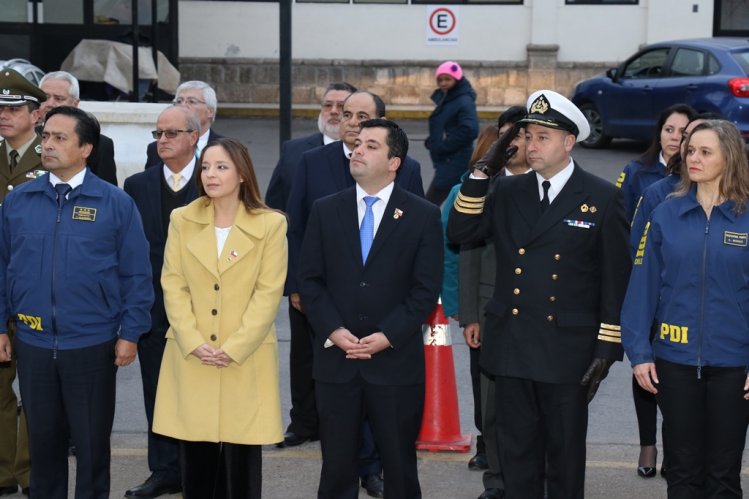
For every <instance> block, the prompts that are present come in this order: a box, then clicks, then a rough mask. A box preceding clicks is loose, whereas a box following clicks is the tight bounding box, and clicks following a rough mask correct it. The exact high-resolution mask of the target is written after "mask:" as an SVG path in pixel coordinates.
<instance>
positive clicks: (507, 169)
mask: <svg viewBox="0 0 749 499" xmlns="http://www.w3.org/2000/svg"><path fill="white" fill-rule="evenodd" d="M531 171H533V168H528V169H527V170H525V171H524V172H523V173H512V172H511V171H510V169H509V168H507V167H505V177H512V176H514V175H525V174H526V173H530V172H531ZM541 192H542V193H543V189H542V190H541Z"/></svg>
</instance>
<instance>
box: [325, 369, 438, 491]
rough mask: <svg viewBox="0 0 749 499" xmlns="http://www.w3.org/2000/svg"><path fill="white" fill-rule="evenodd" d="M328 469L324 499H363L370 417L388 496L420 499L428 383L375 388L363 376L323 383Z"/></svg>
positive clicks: (378, 386)
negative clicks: (361, 459) (361, 458)
mask: <svg viewBox="0 0 749 499" xmlns="http://www.w3.org/2000/svg"><path fill="white" fill-rule="evenodd" d="M316 395H317V408H318V411H319V415H320V448H321V450H322V458H323V463H322V470H321V472H320V485H319V487H318V490H317V497H318V498H319V499H356V498H357V497H359V483H358V469H357V454H358V451H359V448H360V446H361V439H362V431H361V424H362V421H363V419H364V416H365V414H366V417H367V418H368V420H369V423H370V425H371V427H372V432H373V433H374V439H375V443H376V444H377V448H378V449H379V453H380V457H381V459H382V466H383V470H384V475H385V497H387V498H388V499H420V498H421V486H420V485H419V476H418V471H417V468H416V445H415V444H416V437H417V436H418V434H419V428H420V427H421V416H422V412H423V410H424V384H423V383H422V384H417V385H403V386H383V385H373V384H370V383H367V382H366V381H364V380H363V379H362V378H361V377H360V376H357V377H355V378H354V379H352V380H351V381H349V382H346V383H322V382H319V381H318V382H317V387H316Z"/></svg>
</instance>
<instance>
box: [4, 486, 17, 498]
mask: <svg viewBox="0 0 749 499" xmlns="http://www.w3.org/2000/svg"><path fill="white" fill-rule="evenodd" d="M16 492H18V485H10V486H8V487H0V496H9V495H11V494H15V493H16Z"/></svg>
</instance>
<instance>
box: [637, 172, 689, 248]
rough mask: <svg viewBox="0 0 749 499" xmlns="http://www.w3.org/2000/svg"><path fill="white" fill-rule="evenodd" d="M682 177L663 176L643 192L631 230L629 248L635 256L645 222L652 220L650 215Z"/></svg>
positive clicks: (674, 188)
mask: <svg viewBox="0 0 749 499" xmlns="http://www.w3.org/2000/svg"><path fill="white" fill-rule="evenodd" d="M680 179H681V177H680V176H679V175H678V174H677V175H669V176H668V177H666V178H662V179H660V180H659V181H657V182H655V183H653V184H650V185H649V186H648V187H647V188H646V189H645V192H643V193H642V196H641V197H640V199H639V201H638V202H637V208H636V209H635V215H634V217H633V218H632V230H630V231H629V249H630V253H631V255H632V258H634V256H635V253H636V252H637V246H638V245H639V244H640V238H641V237H642V233H643V231H644V230H645V224H646V223H648V222H649V221H650V216H651V215H652V214H653V210H655V208H656V206H658V205H659V204H661V203H662V202H663V201H664V200H665V199H666V198H667V197H668V195H669V194H671V193H672V192H674V190H676V185H677V184H678V183H679V180H680Z"/></svg>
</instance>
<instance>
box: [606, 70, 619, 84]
mask: <svg viewBox="0 0 749 499" xmlns="http://www.w3.org/2000/svg"><path fill="white" fill-rule="evenodd" d="M606 76H608V77H609V78H610V79H611V81H613V82H614V83H616V81H617V77H616V68H611V69H608V70H606Z"/></svg>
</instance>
